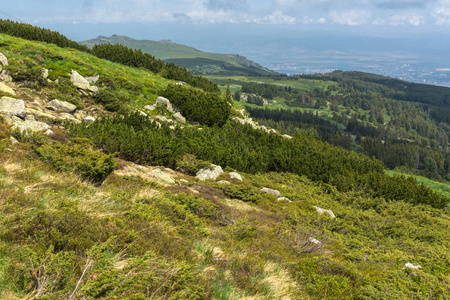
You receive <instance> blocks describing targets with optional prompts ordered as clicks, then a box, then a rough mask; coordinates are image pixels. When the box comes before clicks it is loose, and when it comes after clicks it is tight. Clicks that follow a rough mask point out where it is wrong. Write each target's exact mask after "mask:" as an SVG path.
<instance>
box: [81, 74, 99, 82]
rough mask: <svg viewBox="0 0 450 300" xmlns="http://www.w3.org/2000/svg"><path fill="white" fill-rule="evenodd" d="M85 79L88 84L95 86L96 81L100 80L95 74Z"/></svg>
mask: <svg viewBox="0 0 450 300" xmlns="http://www.w3.org/2000/svg"><path fill="white" fill-rule="evenodd" d="M85 79H86V80H87V81H88V82H89V83H90V84H96V83H97V81H98V80H99V79H100V76H99V75H98V74H95V75H93V76H88V77H85Z"/></svg>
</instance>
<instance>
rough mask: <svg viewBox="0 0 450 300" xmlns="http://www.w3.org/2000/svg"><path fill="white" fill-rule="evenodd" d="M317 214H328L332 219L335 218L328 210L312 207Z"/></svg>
mask: <svg viewBox="0 0 450 300" xmlns="http://www.w3.org/2000/svg"><path fill="white" fill-rule="evenodd" d="M313 207H314V208H315V209H316V211H317V212H318V213H319V214H328V215H329V216H330V217H331V218H332V219H334V218H336V216H335V214H334V213H333V212H332V211H331V210H330V209H324V208H321V207H318V206H313Z"/></svg>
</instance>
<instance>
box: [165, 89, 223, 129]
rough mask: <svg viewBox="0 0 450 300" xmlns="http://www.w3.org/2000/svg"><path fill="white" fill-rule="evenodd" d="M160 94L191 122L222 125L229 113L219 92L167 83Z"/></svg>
mask: <svg viewBox="0 0 450 300" xmlns="http://www.w3.org/2000/svg"><path fill="white" fill-rule="evenodd" d="M161 96H164V97H166V98H168V99H169V100H170V101H171V102H172V103H173V104H174V105H175V106H176V107H177V108H178V109H179V110H180V111H181V113H182V114H183V115H184V116H185V117H186V118H187V119H188V120H189V121H192V122H199V123H201V124H206V125H208V126H214V125H218V126H222V125H223V124H224V123H225V122H226V121H227V120H228V117H229V115H230V110H231V109H230V105H229V103H228V102H227V101H226V99H224V98H223V97H221V95H220V94H219V93H208V92H203V91H201V90H194V89H187V88H184V87H182V86H178V85H174V84H169V85H168V86H167V88H166V89H165V90H164V91H162V92H161Z"/></svg>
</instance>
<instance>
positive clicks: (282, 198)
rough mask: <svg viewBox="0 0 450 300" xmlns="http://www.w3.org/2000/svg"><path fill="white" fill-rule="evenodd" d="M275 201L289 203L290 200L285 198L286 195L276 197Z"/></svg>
mask: <svg viewBox="0 0 450 300" xmlns="http://www.w3.org/2000/svg"><path fill="white" fill-rule="evenodd" d="M277 201H287V202H289V203H291V202H292V201H291V200H290V199H289V198H286V197H278V198H277Z"/></svg>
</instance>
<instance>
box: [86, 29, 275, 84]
mask: <svg viewBox="0 0 450 300" xmlns="http://www.w3.org/2000/svg"><path fill="white" fill-rule="evenodd" d="M103 43H109V44H122V45H125V46H127V47H130V48H133V49H141V50H142V51H143V52H145V53H150V54H152V55H154V56H155V57H156V58H159V59H163V60H164V61H166V62H173V63H175V64H177V65H179V66H182V67H185V68H187V69H189V70H190V71H192V72H193V73H195V74H203V75H206V74H214V75H247V76H269V75H275V74H277V73H276V72H273V71H270V70H268V69H266V68H264V67H262V66H260V65H258V64H257V63H255V62H253V61H251V60H248V59H247V58H245V57H244V56H240V55H237V54H218V53H208V52H203V51H200V50H197V49H195V48H192V47H189V46H185V45H181V44H177V43H174V42H172V41H170V40H162V41H158V42H157V41H150V40H136V39H133V38H130V37H127V36H118V35H113V36H110V37H106V36H99V37H97V38H95V39H91V40H87V41H82V42H80V44H83V45H86V46H88V47H92V46H94V45H98V44H103Z"/></svg>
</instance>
